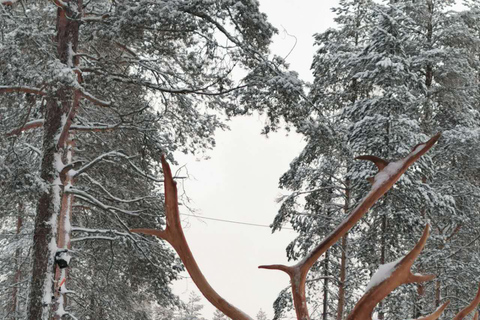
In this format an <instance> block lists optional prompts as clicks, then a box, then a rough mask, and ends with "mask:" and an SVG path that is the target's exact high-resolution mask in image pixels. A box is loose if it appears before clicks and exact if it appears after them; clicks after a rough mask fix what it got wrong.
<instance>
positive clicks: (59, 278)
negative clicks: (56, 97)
mask: <svg viewBox="0 0 480 320" xmlns="http://www.w3.org/2000/svg"><path fill="white" fill-rule="evenodd" d="M74 103H75V106H74V107H75V108H76V107H77V106H78V99H75V101H74ZM72 138H73V135H71V136H70V140H69V142H68V143H67V144H68V146H67V152H66V157H65V164H66V165H69V164H71V163H72V157H73V147H74V141H73V139H72ZM63 184H64V187H66V186H68V185H72V184H73V178H72V177H71V176H69V175H66V177H65V181H64V182H63ZM73 201H74V196H73V194H71V193H63V196H62V209H61V212H60V217H59V223H58V241H57V247H58V248H59V249H60V250H69V249H70V248H71V243H70V232H71V231H70V230H71V224H70V221H71V218H72V208H73ZM67 255H68V253H67ZM67 277H68V268H64V269H60V268H59V267H58V266H57V267H56V270H55V293H56V297H57V302H58V305H57V310H63V309H64V308H65V306H66V305H67V296H66V294H65V293H62V292H61V288H62V286H63V285H64V284H65V282H66V279H67ZM60 318H61V315H60V314H56V315H55V319H60Z"/></svg>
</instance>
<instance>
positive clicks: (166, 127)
mask: <svg viewBox="0 0 480 320" xmlns="http://www.w3.org/2000/svg"><path fill="white" fill-rule="evenodd" d="M1 5H2V21H1V31H2V37H1V40H0V41H1V42H0V55H1V56H2V57H9V58H8V59H2V60H1V61H0V68H1V70H2V73H1V74H0V93H2V95H1V96H0V99H1V100H0V101H1V102H2V103H0V108H1V109H0V111H1V112H0V114H1V115H2V121H4V123H5V124H6V127H4V128H3V129H4V131H2V139H3V138H5V137H4V135H5V134H7V133H12V134H13V136H14V137H12V138H10V139H12V140H11V141H13V142H18V141H20V138H18V135H19V134H21V133H22V132H23V131H27V130H34V129H38V130H43V131H42V134H43V136H42V139H43V142H41V141H38V140H35V141H29V140H25V141H27V143H29V145H31V146H36V147H35V148H36V149H37V150H39V152H40V153H41V155H42V161H41V162H42V166H41V170H40V173H39V176H40V177H41V179H38V177H37V179H36V181H37V182H40V183H37V185H39V186H40V187H38V188H37V190H38V192H39V193H38V196H37V197H36V200H38V199H40V201H39V202H38V206H37V205H35V206H37V207H38V209H37V214H36V222H35V227H34V230H33V231H34V239H35V241H34V243H33V261H32V264H33V268H32V269H31V270H32V277H31V278H32V279H34V281H33V282H32V284H31V290H30V298H29V316H28V318H29V319H30V320H33V319H35V320H39V319H47V318H48V317H49V316H50V312H51V310H52V308H51V304H52V303H53V302H54V300H55V302H60V303H59V304H58V306H57V307H56V309H57V311H56V312H57V316H61V315H63V314H65V313H69V312H71V309H65V308H66V306H65V305H62V303H61V302H62V301H64V299H63V298H64V297H63V295H64V294H65V293H66V292H68V291H65V290H61V292H60V295H61V297H60V298H58V297H56V298H55V299H54V300H52V295H53V294H54V286H53V282H54V278H55V279H56V280H57V281H60V283H61V282H62V279H65V278H66V273H64V272H61V273H60V272H59V271H57V272H56V275H54V271H53V270H54V269H53V268H54V261H55V255H56V254H57V247H59V248H62V249H63V248H66V249H68V248H69V240H68V237H69V230H75V232H77V235H83V238H85V235H86V234H90V235H93V237H89V238H90V239H88V240H86V239H84V240H86V241H84V242H87V243H88V242H90V241H95V240H94V239H92V238H95V237H96V238H97V240H100V241H103V242H100V243H101V244H99V245H98V247H97V248H92V247H91V250H92V251H91V252H99V251H103V252H105V251H106V250H105V249H106V248H108V241H110V240H111V239H110V240H109V239H105V238H106V237H105V234H104V233H105V232H106V233H108V234H109V235H111V236H110V238H115V237H117V236H120V238H122V239H123V238H128V239H130V240H128V241H130V242H128V243H126V244H125V245H126V246H128V245H130V246H133V247H135V250H136V251H135V254H137V253H138V254H139V255H141V256H143V257H144V258H145V256H146V254H147V253H148V250H150V249H151V248H150V249H148V250H141V249H140V248H141V247H142V245H147V244H146V243H143V244H139V242H138V241H141V240H138V241H136V240H134V239H135V238H136V239H139V238H141V237H139V236H135V237H132V236H131V235H129V234H128V233H127V234H125V230H126V229H128V223H129V222H130V221H131V219H134V217H131V216H132V215H137V216H139V217H136V218H137V219H143V222H144V223H146V224H147V223H149V222H150V221H149V220H154V221H155V222H156V223H157V224H161V223H162V218H161V216H160V217H158V215H157V216H150V215H149V213H151V212H153V210H154V208H155V207H156V208H157V209H158V208H159V207H160V206H159V204H158V203H156V202H155V201H150V200H147V198H148V197H150V196H152V195H155V196H157V194H156V192H155V190H156V189H155V188H154V187H153V185H152V184H151V183H148V182H147V180H153V181H155V179H150V178H151V177H150V175H154V174H155V170H156V164H155V163H154V161H158V155H159V154H160V153H161V152H164V153H170V152H172V151H174V150H181V151H184V152H192V151H194V150H197V149H203V148H205V147H210V146H212V145H213V144H214V141H213V138H212V133H213V131H214V130H215V129H216V128H221V127H222V126H223V125H222V123H221V121H219V119H218V117H217V114H218V113H219V112H224V113H226V114H227V115H228V116H231V115H237V114H245V113H249V112H251V110H253V109H258V110H261V111H262V110H266V111H267V112H268V116H269V123H268V125H267V127H266V128H267V130H271V129H272V128H273V129H275V128H276V126H277V125H278V122H279V118H280V117H281V116H282V115H283V116H285V117H287V118H290V119H293V118H295V117H296V115H295V113H294V112H293V111H292V108H290V106H291V105H292V103H296V102H298V99H299V96H300V95H301V90H302V84H301V82H300V81H299V80H298V79H297V78H296V75H295V74H294V73H291V72H288V71H286V69H285V67H284V63H283V61H282V59H280V58H275V57H274V58H272V59H269V53H268V44H269V43H270V37H271V36H272V34H273V33H274V32H275V31H276V30H275V29H274V28H273V27H272V26H271V25H270V24H269V23H268V22H267V21H266V16H265V15H264V14H262V13H260V12H259V10H258V3H257V2H256V1H247V0H245V1H213V2H212V1H194V2H191V1H161V0H158V1H144V0H138V1H115V2H111V1H102V0H99V1H93V2H92V1H90V2H83V1H80V0H70V1H54V2H52V3H44V2H41V1H28V2H26V3H25V2H22V1H2V2H1ZM52 40H53V41H52ZM237 67H240V68H241V69H243V70H244V72H245V73H244V74H246V76H245V77H243V78H242V79H240V80H239V81H235V80H234V79H233V78H232V77H231V72H232V70H233V69H235V68H237ZM32 96H33V99H32V98H31V97H32ZM31 100H33V102H32V103H30V101H31ZM252 102H256V103H252ZM131 132H134V133H133V134H132V133H131ZM17 139H18V140H17ZM120 139H122V140H120ZM75 141H76V142H75ZM75 143H76V144H77V146H75ZM13 144H14V147H15V148H17V147H18V146H17V144H16V143H13ZM32 150H34V149H32ZM107 167H109V168H108V169H106V168H107ZM102 170H103V171H102ZM87 171H88V172H87ZM132 175H133V176H136V178H135V179H131V177H132ZM107 178H108V179H112V180H109V181H112V182H111V183H110V185H108V184H107V182H106V181H107V180H106V179H107ZM122 178H123V180H122ZM127 179H128V180H127ZM142 179H143V180H144V181H142ZM113 181H114V182H113ZM117 186H118V189H115V188H117ZM129 187H133V188H136V189H137V190H136V191H138V192H139V193H140V192H142V196H146V197H147V198H142V199H140V200H139V199H138V196H137V195H138V194H136V193H135V192H130V191H133V190H129ZM144 192H146V194H145V193H144ZM99 198H100V199H99ZM148 199H150V198H148ZM138 204H140V206H137V205H138ZM132 207H134V209H132ZM99 209H100V210H103V211H104V212H106V213H107V215H106V216H105V217H97V213H98V212H100V211H99ZM72 212H73V214H74V216H72V218H71V219H70V218H69V217H70V213H72ZM155 212H156V213H157V212H158V211H155ZM143 213H145V214H144V215H142V214H143ZM94 214H95V216H96V217H95V218H91V216H93V215H94ZM60 216H62V217H63V218H61V219H63V220H59V217H60ZM58 221H61V222H60V223H58ZM69 221H73V222H74V223H78V224H77V225H74V228H76V229H70V228H69V226H70V224H69ZM87 221H88V223H87ZM102 221H107V222H108V223H109V225H108V226H107V227H106V229H102V230H97V232H92V230H91V229H89V228H83V229H79V228H81V227H84V226H86V225H90V226H94V227H95V228H97V229H98V227H100V225H99V223H100V222H102ZM135 224H136V225H138V222H136V223H135ZM57 226H60V229H59V232H58V235H59V239H58V242H57V241H56V240H57V239H56V238H57ZM113 227H115V228H113ZM105 230H106V231H105ZM80 232H83V233H80ZM62 237H63V240H61V239H62ZM105 241H107V242H105ZM120 241H124V240H120ZM76 242H77V243H80V242H81V241H80V240H79V239H76ZM95 243H97V242H95ZM87 247H88V245H87V246H84V245H82V249H85V248H87ZM93 247H95V245H93ZM139 247H140V248H139ZM144 249H145V248H144ZM168 255H169V253H168V252H165V254H164V256H165V257H168ZM160 256H162V255H160ZM76 258H77V259H78V257H76ZM110 259H111V257H110ZM77 261H79V260H77ZM94 261H95V260H94V259H92V260H91V262H86V261H85V262H86V263H85V264H84V265H83V266H82V265H81V263H80V262H77V263H78V267H79V268H82V267H83V268H85V269H88V268H89V267H91V266H92V264H94V265H95V266H96V267H94V268H91V269H89V270H90V271H91V272H92V274H91V275H90V277H91V278H90V279H87V280H89V282H90V283H94V284H95V285H98V282H96V281H95V280H93V278H94V276H93V274H95V273H96V274H97V275H98V274H101V272H98V271H100V270H102V268H104V267H105V265H101V264H100V263H98V262H96V263H93V262H94ZM111 261H113V260H111ZM102 262H103V263H105V261H104V260H102ZM132 263H134V262H132ZM146 264H148V265H149V267H150V266H151V265H155V263H152V261H149V262H148V263H146ZM172 264H175V262H174V261H173V260H172V259H170V258H169V259H165V260H164V261H163V262H162V264H159V265H160V266H162V267H163V268H164V270H165V272H164V273H163V276H164V277H163V276H162V277H160V278H161V279H163V280H162V281H160V282H154V283H153V284H152V285H155V286H157V289H158V290H157V293H161V295H162V296H163V298H165V299H167V298H168V297H169V291H168V289H165V286H164V284H165V283H166V282H168V281H170V280H171V279H174V278H175V275H176V272H177V271H178V268H173V267H172ZM149 267H145V270H146V269H148V268H149ZM140 269H142V268H138V270H140ZM136 270H137V269H136ZM168 270H174V272H171V271H168ZM73 272H75V267H74V268H72V275H73ZM155 272H158V270H157V269H155ZM107 274H109V273H107ZM150 274H154V272H150ZM138 278H139V279H140V278H141V277H138ZM121 280H122V279H119V280H118V281H116V283H117V284H121V283H122V281H121ZM107 282H108V281H107ZM60 283H59V282H57V284H58V285H60ZM77 283H78V284H81V283H82V281H81V280H80V279H78V282H77ZM86 283H88V281H86ZM72 286H73V284H72ZM72 286H70V284H69V283H67V286H64V288H67V287H72ZM57 289H58V288H57ZM162 290H163V291H162ZM55 291H56V293H55V295H58V293H57V291H58V290H55ZM113 292H114V291H108V293H109V294H112V293H113ZM119 292H121V290H119ZM84 297H85V299H87V297H86V296H84ZM97 298H98V297H91V300H92V301H93V302H92V304H98V303H99V302H101V300H99V299H97ZM157 298H159V297H157ZM103 310H107V309H103ZM119 310H120V309H119ZM82 312H83V311H82ZM119 313H121V312H119ZM105 316H108V314H107V315H105ZM112 316H113V317H114V318H115V315H112ZM120 316H124V317H126V318H131V317H129V315H128V314H123V315H117V318H116V319H120V318H119V317H120Z"/></svg>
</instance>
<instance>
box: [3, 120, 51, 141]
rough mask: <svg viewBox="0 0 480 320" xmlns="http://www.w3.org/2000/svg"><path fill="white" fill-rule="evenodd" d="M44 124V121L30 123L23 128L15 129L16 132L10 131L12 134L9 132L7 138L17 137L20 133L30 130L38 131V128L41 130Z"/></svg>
mask: <svg viewBox="0 0 480 320" xmlns="http://www.w3.org/2000/svg"><path fill="white" fill-rule="evenodd" d="M44 123H45V120H44V119H38V120H32V121H28V122H26V123H25V124H24V125H23V126H21V127H20V128H17V129H14V130H12V131H10V132H7V134H6V136H7V137H9V136H16V135H19V134H20V133H22V132H24V131H28V130H31V129H36V128H41V127H43V124H44Z"/></svg>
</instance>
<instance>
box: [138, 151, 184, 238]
mask: <svg viewBox="0 0 480 320" xmlns="http://www.w3.org/2000/svg"><path fill="white" fill-rule="evenodd" d="M160 160H161V163H162V169H163V175H164V183H163V188H164V191H165V216H166V224H167V226H166V228H165V230H156V229H144V228H140V229H131V230H130V232H135V233H143V234H148V235H152V236H156V237H158V238H160V239H164V240H167V241H168V242H170V243H171V240H172V238H171V237H170V233H171V231H170V229H171V228H172V226H174V228H180V229H181V224H180V214H179V210H178V195H177V184H176V183H175V181H174V180H173V176H172V170H171V169H170V165H169V164H168V162H167V161H166V160H165V155H163V154H162V156H161V158H160Z"/></svg>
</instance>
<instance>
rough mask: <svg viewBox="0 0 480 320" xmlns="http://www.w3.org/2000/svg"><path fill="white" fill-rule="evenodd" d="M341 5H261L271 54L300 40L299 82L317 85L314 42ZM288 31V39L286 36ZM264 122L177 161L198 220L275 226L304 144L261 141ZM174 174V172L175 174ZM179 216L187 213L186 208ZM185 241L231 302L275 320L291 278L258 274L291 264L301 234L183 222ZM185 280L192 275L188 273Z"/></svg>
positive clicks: (281, 1)
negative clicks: (281, 184) (272, 32)
mask: <svg viewBox="0 0 480 320" xmlns="http://www.w3.org/2000/svg"><path fill="white" fill-rule="evenodd" d="M337 3H338V0H335V1H334V0H315V1H306V0H305V1H304V0H301V1H298V0H297V1H294V0H260V6H261V10H262V11H263V12H265V13H266V14H267V15H268V18H269V21H270V22H271V23H272V24H273V25H274V26H275V27H277V28H278V29H279V31H280V32H279V35H278V36H276V37H275V38H274V43H273V45H272V47H271V49H272V52H274V53H275V54H278V55H280V56H283V57H285V56H286V55H287V54H288V53H289V52H290V50H291V49H292V47H293V45H294V44H295V39H294V38H293V37H291V36H289V35H287V33H288V34H290V35H293V36H295V37H296V38H297V44H296V46H295V48H294V50H293V51H292V52H291V53H290V54H289V55H288V58H287V61H288V62H289V63H290V64H291V69H293V70H296V71H297V72H299V73H300V75H301V77H302V78H303V79H306V80H309V81H310V80H311V79H312V76H311V74H310V64H311V61H312V57H313V53H314V49H313V38H312V35H313V34H314V33H315V32H321V31H323V30H325V29H326V28H328V27H331V26H333V15H332V13H331V11H330V8H331V7H332V6H333V5H335V4H337ZM285 31H286V32H285ZM262 125H263V121H262V120H261V119H260V118H259V117H258V116H256V117H249V118H238V119H235V120H233V121H232V122H231V123H230V127H231V130H230V131H226V132H220V131H219V132H217V133H216V141H217V146H216V147H215V149H214V150H212V151H211V152H208V153H207V155H208V156H209V157H210V159H209V160H201V161H196V159H195V158H194V157H184V156H183V157H182V156H180V155H176V156H177V157H178V160H179V163H180V164H182V165H183V164H186V165H187V167H188V170H189V173H190V175H191V176H192V179H190V180H186V181H185V182H184V184H183V186H184V188H185V191H186V193H187V195H188V196H189V197H190V198H191V200H192V202H191V203H190V206H191V207H192V208H195V209H196V210H197V214H198V215H199V216H205V217H212V218H220V219H227V220H234V221H243V222H249V223H254V224H261V225H269V224H270V223H271V222H272V221H273V218H274V217H275V215H276V213H277V210H278V204H277V203H275V201H274V200H275V198H276V197H277V196H278V195H279V194H280V190H278V189H277V187H278V179H279V178H280V176H281V174H283V173H284V172H285V171H286V170H287V169H288V166H289V163H290V162H291V160H292V159H293V158H294V157H295V156H296V155H297V154H298V153H299V152H300V151H301V149H302V147H303V145H304V142H303V140H302V137H301V136H299V135H297V134H294V133H293V134H290V135H289V136H286V135H285V133H284V132H283V133H276V134H271V135H270V136H269V138H268V139H267V138H266V137H264V136H261V135H260V131H261V129H262ZM174 169H176V168H175V167H174ZM181 212H183V213H189V212H188V210H187V209H186V208H181ZM183 221H184V225H185V233H186V237H187V240H188V241H189V243H190V245H191V249H192V252H193V254H194V255H195V257H196V259H197V261H198V263H199V265H200V267H201V268H202V270H203V272H204V273H205V276H206V277H207V279H209V281H210V282H211V284H212V286H213V287H214V288H215V289H216V290H217V291H218V292H219V293H220V295H222V296H223V297H224V298H226V299H227V300H228V301H229V302H230V303H232V304H234V305H235V306H237V307H239V308H240V309H242V310H243V311H244V312H246V313H247V314H249V315H250V316H252V317H255V316H256V314H257V312H258V311H259V310H260V308H261V309H263V310H264V311H265V312H266V313H267V314H268V316H272V315H273V312H272V304H273V302H274V300H275V298H276V297H277V294H278V293H279V291H280V290H281V289H283V288H285V287H287V286H288V284H289V279H288V277H287V276H286V275H285V274H282V273H280V272H275V271H266V270H259V269H258V268H257V267H258V266H259V265H261V264H272V263H287V261H286V257H285V247H286V246H287V244H288V243H289V242H290V241H291V240H292V239H293V238H294V236H295V233H294V232H293V231H290V230H283V231H282V232H280V233H275V234H273V235H272V234H271V231H270V229H269V228H263V227H254V226H244V225H239V224H231V223H223V222H216V221H211V220H200V219H196V218H192V217H184V218H183ZM185 276H188V275H187V274H185ZM192 290H193V291H196V292H197V293H198V291H197V290H196V288H195V285H194V284H193V283H192V282H191V281H190V280H180V281H178V282H177V283H175V285H174V291H175V293H177V294H179V295H180V296H181V297H182V298H183V299H184V300H185V301H186V300H188V295H189V293H190V291H192ZM203 303H204V305H205V308H204V312H203V313H204V316H205V317H206V318H207V319H211V317H212V314H213V312H214V308H213V307H212V306H210V304H209V303H208V301H206V300H204V302H203Z"/></svg>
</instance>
